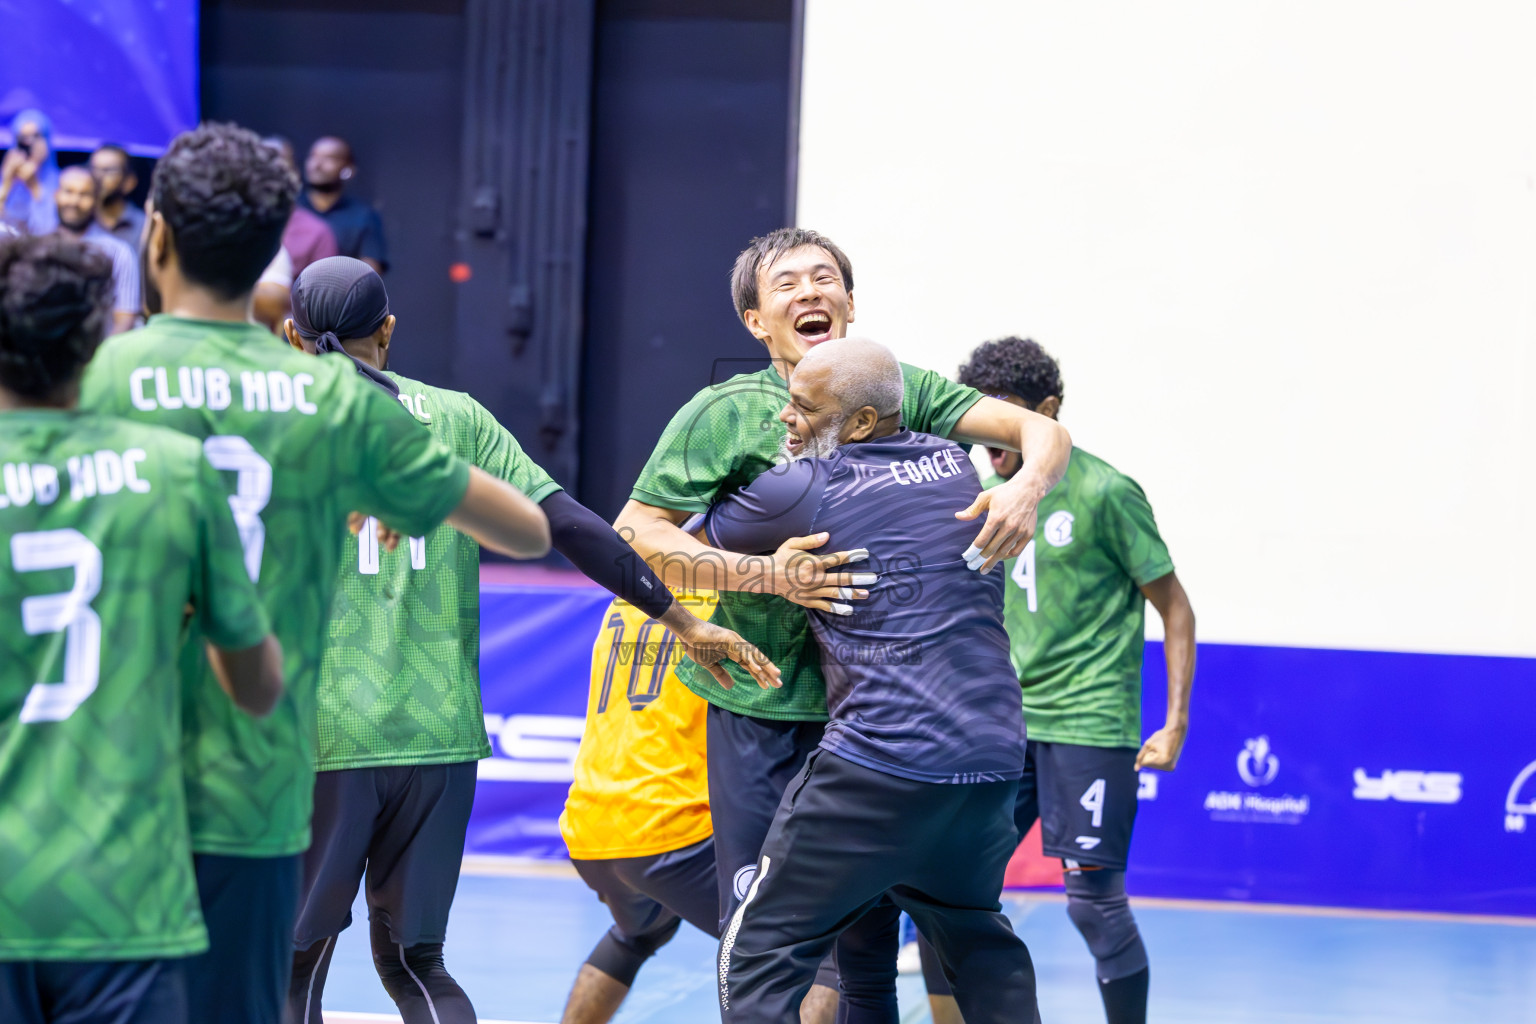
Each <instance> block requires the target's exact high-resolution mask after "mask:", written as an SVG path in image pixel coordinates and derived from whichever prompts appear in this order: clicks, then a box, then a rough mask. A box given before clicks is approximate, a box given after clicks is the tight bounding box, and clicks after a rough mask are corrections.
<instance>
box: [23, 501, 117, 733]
mask: <svg viewBox="0 0 1536 1024" xmlns="http://www.w3.org/2000/svg"><path fill="white" fill-rule="evenodd" d="M11 565H12V566H13V567H14V568H15V569H16V571H17V572H43V571H45V570H48V569H74V570H75V581H74V583H73V584H72V585H71V586H70V589H69V590H67V591H65V592H64V593H61V594H42V595H39V596H36V597H28V598H23V599H22V602H21V628H22V629H23V630H25V631H26V634H27V635H28V636H41V635H42V634H44V633H60V632H62V633H63V634H64V681H63V682H61V683H34V684H32V689H30V690H28V691H27V699H26V701H25V702H24V703H23V704H22V706H21V720H22V721H23V722H62V721H63V720H64V719H66V718H68V717H69V716H70V715H72V714H74V713H75V709H76V708H78V707H79V706H80V705H81V704H83V703H85V698H87V697H89V696H90V695H91V694H93V693H95V692H96V684H97V682H99V681H100V679H101V617H100V616H99V615H97V614H96V612H95V610H94V609H92V608H91V600H92V599H93V598H95V596H96V595H97V594H99V593H101V549H100V548H98V547H97V546H96V545H95V544H92V543H91V542H90V540H89V539H88V538H87V537H86V536H85V535H84V534H82V533H80V532H79V531H78V530H42V531H38V532H36V533H18V534H16V535H15V536H14V537H12V538H11Z"/></svg>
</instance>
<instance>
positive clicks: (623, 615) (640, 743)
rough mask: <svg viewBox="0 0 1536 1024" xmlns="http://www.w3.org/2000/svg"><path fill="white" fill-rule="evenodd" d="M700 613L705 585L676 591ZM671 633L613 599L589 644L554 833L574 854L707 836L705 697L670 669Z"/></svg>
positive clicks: (614, 853)
mask: <svg viewBox="0 0 1536 1024" xmlns="http://www.w3.org/2000/svg"><path fill="white" fill-rule="evenodd" d="M678 600H680V601H683V602H684V603H685V604H687V606H688V608H689V609H690V610H691V611H692V612H693V613H694V614H695V615H697V616H698V617H699V618H701V619H707V618H709V617H710V616H711V615H713V614H714V611H715V604H716V597H715V594H714V592H713V591H694V592H689V593H686V594H679V595H678ZM682 657H683V651H682V647H681V646H680V645H679V644H678V643H677V637H676V636H675V635H673V633H672V632H671V631H670V630H668V629H667V628H666V627H665V626H663V625H662V624H661V623H659V622H656V621H654V620H652V619H648V618H647V617H646V615H645V613H644V612H642V611H640V610H639V609H638V608H636V607H635V606H634V605H631V604H628V603H626V602H624V601H620V600H617V599H615V600H614V602H613V603H612V604H611V605H609V606H608V612H607V615H606V616H605V618H604V620H603V628H602V630H601V631H600V632H599V633H598V636H597V642H596V643H595V644H594V645H593V647H592V681H591V688H590V689H589V691H588V693H587V722H586V727H585V728H584V729H583V731H582V734H581V749H580V750H579V751H577V754H576V773H575V774H576V778H575V781H574V782H572V783H571V791H570V794H569V795H568V796H567V797H566V799H565V813H564V814H562V815H560V834H561V835H562V836H564V837H565V845H566V848H567V849H568V850H569V851H570V854H571V856H572V857H573V858H575V859H577V860H613V859H616V858H620V857H648V856H650V855H652V854H657V853H669V852H671V851H672V850H680V849H682V848H684V847H686V846H691V845H692V844H694V843H697V842H702V841H703V840H705V839H708V838H709V837H710V836H711V835H712V834H713V833H714V826H713V824H712V823H711V822H710V818H709V783H708V774H707V772H706V769H705V748H704V713H705V709H706V708H708V706H709V705H708V704H707V703H706V702H705V701H704V700H703V699H702V698H701V697H698V696H697V695H695V694H694V693H693V692H692V691H691V690H689V689H688V687H686V686H684V685H683V684H682V683H681V682H680V681H679V680H678V678H677V666H678V663H679V662H680V661H681V660H682Z"/></svg>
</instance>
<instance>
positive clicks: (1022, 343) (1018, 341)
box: [960, 336, 1066, 409]
mask: <svg viewBox="0 0 1536 1024" xmlns="http://www.w3.org/2000/svg"><path fill="white" fill-rule="evenodd" d="M960 383H961V384H965V385H968V386H969V387H973V388H975V389H976V390H977V391H980V392H981V393H982V394H984V395H997V394H1010V395H1018V396H1019V397H1020V398H1022V399H1024V402H1025V404H1027V405H1028V406H1029V407H1030V408H1031V409H1033V408H1034V407H1035V406H1037V405H1039V404H1040V403H1041V402H1043V401H1045V400H1046V399H1047V398H1050V397H1051V396H1052V395H1055V396H1056V399H1057V400H1058V401H1061V400H1062V399H1065V398H1066V390H1065V388H1063V387H1062V384H1061V367H1059V366H1057V365H1056V360H1055V359H1053V358H1052V357H1051V354H1050V353H1049V352H1047V351H1046V350H1045V349H1043V348H1041V347H1040V343H1039V342H1038V341H1034V340H1032V339H1030V338H1015V337H1011V336H1010V337H1007V338H999V339H997V340H996V341H988V342H984V343H982V344H981V345H978V346H977V347H976V351H974V352H972V353H971V359H970V361H969V362H968V363H966V364H965V365H964V366H962V367H960Z"/></svg>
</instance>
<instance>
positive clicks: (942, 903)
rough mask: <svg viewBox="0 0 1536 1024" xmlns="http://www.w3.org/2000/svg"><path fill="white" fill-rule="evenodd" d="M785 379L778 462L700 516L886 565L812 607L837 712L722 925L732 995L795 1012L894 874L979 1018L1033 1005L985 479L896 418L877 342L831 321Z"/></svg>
mask: <svg viewBox="0 0 1536 1024" xmlns="http://www.w3.org/2000/svg"><path fill="white" fill-rule="evenodd" d="M789 385H790V387H789V396H790V400H789V404H788V405H787V406H786V407H785V409H784V411H783V412H782V413H781V414H780V417H779V418H780V419H781V420H783V421H784V423H785V425H786V426H787V428H788V432H787V435H786V437H785V440H784V447H783V454H784V455H785V456H786V459H787V461H786V463H785V464H784V465H782V466H780V467H778V468H776V469H774V470H772V471H770V472H767V473H764V474H763V475H762V476H760V477H758V478H757V479H756V480H755V481H753V483H752V484H751V485H750V486H749V487H747V488H745V489H744V490H742V491H739V492H737V493H736V494H734V495H733V496H731V497H729V498H727V499H725V500H724V501H722V502H720V503H719V504H717V505H715V507H714V508H713V509H711V510H710V512H709V514H708V516H707V517H706V519H705V523H704V532H705V535H706V536H707V538H708V540H709V542H710V543H711V544H713V545H715V546H716V547H719V548H723V549H725V550H727V551H743V552H759V553H763V554H768V553H771V552H773V551H774V550H775V549H777V548H778V547H779V545H780V544H782V543H783V542H784V541H785V540H787V539H789V538H790V537H801V536H806V535H810V534H819V533H826V534H828V535H829V537H828V540H827V543H828V544H829V545H831V548H830V550H849V549H857V548H865V549H867V550H868V551H869V559H870V569H871V570H873V571H875V572H877V573H878V574H879V582H878V583H877V584H875V585H874V586H873V587H871V588H870V596H869V599H868V600H866V601H862V602H860V603H859V604H858V606H857V609H856V610H855V609H854V608H853V607H850V606H846V605H840V606H835V611H834V613H831V614H829V613H824V612H810V613H809V614H810V617H811V627H812V629H813V631H814V632H815V635H816V639H817V641H818V643H819V645H820V647H821V652H822V663H823V673H824V675H825V677H826V680H827V708H828V712H829V713H830V715H831V721H830V722H829V723H828V725H827V729H826V733H825V734H824V737H823V739H822V741H821V744H820V749H819V750H817V751H816V752H815V753H814V754H812V755H811V757H810V759H809V760H808V761H807V762H806V766H805V769H804V771H803V773H802V775H801V777H800V778H799V779H798V780H797V781H796V782H793V783H791V784H790V786H789V789H788V790H787V791H786V792H785V795H784V800H783V802H782V803H780V805H779V809H778V813H777V815H776V816H775V818H774V823H773V827H772V829H771V830H770V831H769V833H768V838H767V839H766V840H765V842H764V844H763V850H762V855H761V857H760V858H759V860H758V871H757V876H756V879H755V880H754V882H753V884H752V887H751V889H750V890H749V892H748V893H747V896H746V898H745V899H744V900H743V901H742V903H741V905H740V906H739V907H738V909H737V911H736V914H735V916H734V917H733V918H732V920H731V922H730V923H729V925H728V926H727V928H726V931H725V934H724V936H723V937H722V938H721V943H720V963H719V968H720V1005H721V1013H722V1016H723V1018H724V1020H725V1021H727V1022H728V1024H748V1022H751V1024H759V1022H761V1024H770V1022H771V1024H791V1022H794V1021H797V1020H798V1019H799V1017H798V1007H799V1004H800V1001H801V999H802V998H804V996H805V993H806V991H807V990H808V989H809V988H810V985H811V983H812V980H813V979H814V977H815V974H816V969H817V966H818V964H819V963H820V962H821V960H822V958H823V957H824V956H825V955H826V954H827V952H828V951H829V950H831V948H832V946H833V944H834V942H835V941H836V939H837V936H838V935H839V933H840V932H841V931H842V930H843V929H844V928H845V927H847V926H848V925H849V924H850V923H852V922H853V921H855V920H857V919H858V918H859V917H860V916H861V915H862V914H864V913H865V912H866V911H868V910H869V909H870V908H871V907H873V906H874V905H875V904H876V903H877V902H878V901H879V900H880V898H881V897H882V895H884V894H886V893H887V892H888V893H889V895H890V897H891V899H892V900H893V901H894V902H895V903H896V904H897V905H898V906H900V907H901V908H902V909H904V910H906V911H907V912H908V913H910V914H911V915H912V918H913V920H914V921H916V923H917V926H918V928H920V929H921V930H922V932H923V933H924V935H925V936H927V938H928V939H929V940H930V941H931V942H932V943H933V945H934V946H935V947H936V949H937V950H938V953H939V958H940V960H941V962H942V965H943V968H944V972H945V974H946V976H947V977H948V978H949V980H950V982H951V984H952V985H953V987H954V992H955V998H956V1000H957V1001H958V1002H959V1004H960V1009H961V1012H962V1013H963V1014H964V1015H965V1019H966V1022H967V1024H994V1022H999V1024H1000V1022H1004V1021H1007V1022H1010V1024H1014V1022H1022V1024H1029V1022H1030V1021H1032V1020H1034V1019H1035V1018H1036V1010H1035V975H1034V967H1033V965H1032V964H1031V962H1030V958H1029V951H1028V950H1027V949H1026V948H1025V946H1024V943H1023V941H1022V940H1020V939H1019V938H1018V936H1016V935H1015V934H1014V933H1013V929H1012V927H1011V926H1010V925H1009V923H1008V919H1007V918H1006V917H1004V916H1003V915H1002V913H1001V907H1000V905H999V903H998V898H997V897H998V893H999V892H1000V891H1001V890H1002V883H1003V872H1004V870H1005V868H1006V867H1007V864H1008V859H1009V857H1010V856H1011V855H1012V853H1013V850H1014V847H1015V846H1016V844H1017V836H1016V835H1015V833H1014V829H1013V822H1012V808H1013V801H1014V795H1015V792H1016V790H1017V788H1018V780H1019V777H1020V776H1021V775H1022V774H1023V768H1024V716H1023V710H1022V708H1021V702H1020V701H1019V686H1018V681H1017V679H1016V678H1015V677H1014V673H1013V666H1012V664H1011V663H1010V661H1009V656H1008V636H1007V633H1006V632H1005V631H1004V629H1003V587H1002V574H1001V573H997V574H996V575H987V576H983V575H980V574H979V573H977V572H974V571H972V569H971V568H970V567H969V566H970V565H979V564H980V559H978V558H975V556H974V552H973V551H970V550H966V545H967V544H968V543H969V542H970V541H971V540H972V539H973V538H974V537H975V533H976V526H975V523H974V522H971V521H969V520H962V519H958V518H956V515H955V514H956V513H957V512H959V511H960V510H962V509H965V508H967V507H968V506H970V505H971V504H972V502H974V501H975V499H976V496H977V495H978V494H979V493H980V492H981V481H980V479H979V478H978V477H977V475H976V471H975V469H973V468H972V466H971V462H970V459H969V458H967V457H966V455H965V453H964V452H962V451H961V450H960V449H959V448H957V447H956V446H955V445H954V444H953V443H952V442H950V441H947V440H944V439H942V438H938V437H933V436H931V435H928V434H918V433H913V432H912V431H909V430H903V429H901V426H900V417H901V399H902V380H901V366H900V364H899V363H898V362H897V361H896V358H895V356H893V355H892V354H891V353H890V351H889V350H887V349H885V348H884V347H883V346H880V345H877V344H875V343H874V342H871V341H863V340H856V339H848V340H842V341H827V342H823V343H821V344H820V345H817V346H816V347H815V348H813V349H812V350H811V351H810V353H809V354H807V355H806V356H805V358H804V359H802V360H801V361H800V363H799V364H798V365H797V366H796V367H795V369H794V373H793V375H792V376H791V378H790V382H789ZM968 559H969V561H968Z"/></svg>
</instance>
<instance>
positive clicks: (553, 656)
mask: <svg viewBox="0 0 1536 1024" xmlns="http://www.w3.org/2000/svg"><path fill="white" fill-rule="evenodd" d="M608 601H609V596H608V594H607V592H605V591H603V590H599V589H597V588H593V587H549V586H486V587H484V588H483V595H482V605H481V622H482V651H481V677H482V685H483V688H484V693H485V711H486V726H487V729H488V731H489V732H490V733H491V742H492V746H493V748H494V750H495V753H494V756H493V757H491V758H490V759H488V760H486V761H483V762H481V766H480V785H479V789H478V791H477V794H476V803H475V812H474V817H473V818H472V819H471V822H470V832H469V850H468V852H470V853H476V854H503V855H515V856H524V857H548V858H559V857H564V856H565V848H564V845H563V844H562V843H561V840H560V835H559V830H558V827H557V821H558V819H559V815H560V810H561V807H562V806H563V804H564V800H565V793H566V788H567V787H568V786H569V784H570V780H571V765H572V763H573V760H574V757H575V753H576V747H577V744H578V742H579V739H580V736H581V729H582V721H583V717H584V713H585V709H586V697H587V684H588V672H589V667H590V661H591V650H592V642H593V639H594V638H595V637H596V635H597V631H598V628H599V625H600V622H601V618H602V613H603V610H604V608H605V607H606V606H607V604H608ZM1164 680H1165V676H1164V671H1163V654H1162V647H1161V645H1159V644H1148V645H1147V657H1146V672H1145V690H1144V698H1143V699H1144V704H1143V706H1144V707H1145V708H1146V709H1147V710H1146V713H1145V715H1144V720H1143V727H1144V729H1143V731H1144V732H1150V731H1151V729H1153V728H1155V727H1156V726H1157V725H1159V724H1161V714H1162V708H1163V707H1164V703H1165V697H1164V685H1165V682H1164ZM1193 705H1194V710H1193V713H1192V715H1191V723H1192V724H1191V730H1190V738H1189V742H1188V744H1187V746H1186V747H1185V750H1184V755H1183V759H1182V760H1181V761H1180V764H1179V769H1178V771H1176V772H1174V773H1172V774H1164V773H1160V772H1144V773H1143V774H1142V783H1141V800H1140V805H1139V812H1138V817H1137V823H1136V835H1135V840H1134V843H1133V848H1132V854H1131V870H1130V873H1129V875H1128V884H1129V886H1130V888H1131V890H1132V892H1133V893H1138V894H1141V895H1148V896H1171V897H1182V898H1192V899H1222V900H1256V901H1263V902H1275V903H1301V904H1315V905H1326V906H1342V907H1361V908H1380V909H1396V910H1427V911H1450V912H1459V913H1479V914H1513V915H1529V916H1536V729H1533V728H1532V724H1531V718H1532V713H1533V712H1536V660H1527V659H1516V658H1478V657H1461V656H1446V655H1426V654H1388V653H1376V652H1361V651H1326V650H1308V649H1300V648H1280V647H1248V646H1236V645H1226V644H1203V645H1201V647H1200V664H1199V671H1198V673H1197V677H1196V682H1195V694H1194V702H1193Z"/></svg>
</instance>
